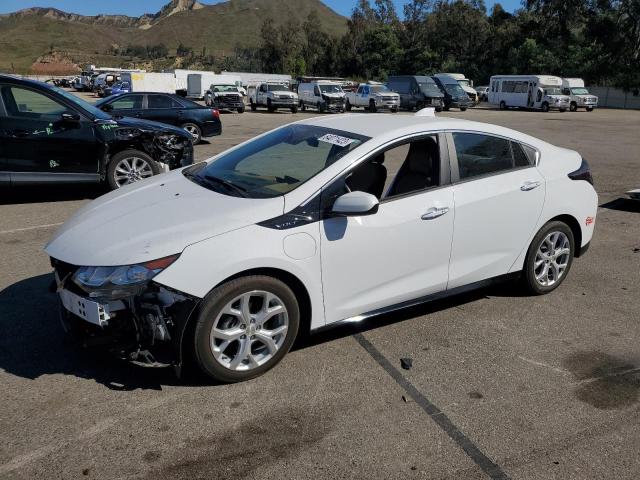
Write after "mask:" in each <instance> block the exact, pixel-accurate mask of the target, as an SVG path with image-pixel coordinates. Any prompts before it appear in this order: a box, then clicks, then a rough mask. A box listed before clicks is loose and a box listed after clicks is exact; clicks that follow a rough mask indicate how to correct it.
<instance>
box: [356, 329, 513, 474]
mask: <svg viewBox="0 0 640 480" xmlns="http://www.w3.org/2000/svg"><path fill="white" fill-rule="evenodd" d="M353 337H354V338H355V340H356V341H357V342H358V343H359V344H360V345H361V346H362V348H364V349H365V350H366V352H367V353H368V354H369V355H371V357H373V359H374V360H375V361H376V362H377V363H378V365H380V366H381V367H382V368H383V369H384V370H385V371H386V372H387V373H388V374H389V375H390V376H391V378H393V379H394V380H395V381H396V383H397V384H398V385H400V386H401V387H402V388H403V389H404V391H405V392H407V393H408V394H409V396H410V397H411V398H412V399H413V401H414V402H416V403H417V404H418V405H419V406H420V408H422V410H424V411H425V413H427V415H429V416H430V417H431V419H432V420H433V421H434V422H435V423H436V425H438V427H440V429H441V430H442V431H443V432H444V433H446V434H447V435H448V436H449V437H450V438H451V439H452V440H453V441H454V442H455V443H456V444H457V445H458V446H459V447H460V448H461V449H462V450H463V451H464V452H465V453H466V454H467V456H468V457H469V458H471V460H473V462H474V463H475V464H476V465H478V467H480V468H481V469H482V471H483V472H484V473H486V474H487V475H488V476H489V478H492V479H495V480H508V479H509V476H508V475H507V474H506V473H505V472H504V471H503V470H502V469H501V468H500V466H499V465H497V464H496V463H494V462H493V461H492V460H491V459H490V458H489V457H487V456H486V455H485V454H484V453H482V451H481V450H480V449H479V448H478V447H477V446H476V444H474V443H473V441H471V439H470V438H469V437H467V436H466V435H465V434H464V432H462V431H461V430H460V429H459V428H458V427H457V426H456V425H455V424H454V423H453V422H452V421H451V419H449V417H447V415H446V414H445V413H444V412H443V411H442V410H440V409H439V408H438V407H437V406H436V405H434V404H433V403H432V402H431V401H430V400H429V399H428V398H427V397H425V396H424V395H423V394H422V393H421V392H420V391H419V390H418V389H417V388H416V387H415V386H414V385H413V384H412V383H411V382H410V381H409V380H407V379H406V378H405V377H404V376H403V375H402V373H400V371H399V370H398V369H397V368H396V367H394V366H393V365H392V364H391V362H390V361H389V360H388V359H387V358H386V357H385V356H384V355H383V354H382V353H381V352H380V350H378V349H377V348H376V347H375V346H374V345H373V344H372V343H371V342H370V341H369V340H367V339H366V338H365V337H364V335H363V334H362V333H357V334H355V335H354V336H353Z"/></svg>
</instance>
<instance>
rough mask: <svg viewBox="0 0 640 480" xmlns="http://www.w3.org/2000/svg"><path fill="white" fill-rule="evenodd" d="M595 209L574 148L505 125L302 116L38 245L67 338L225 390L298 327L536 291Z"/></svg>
mask: <svg viewBox="0 0 640 480" xmlns="http://www.w3.org/2000/svg"><path fill="white" fill-rule="evenodd" d="M429 112H432V110H431V111H429ZM597 204H598V203H597V195H596V192H595V190H594V188H593V186H592V178H591V173H590V170H589V166H588V165H587V163H586V162H585V161H584V160H583V159H582V158H581V157H580V155H579V154H578V153H576V152H574V151H570V150H566V149H563V148H558V147H555V146H553V145H550V144H548V143H546V142H543V141H541V140H538V139H535V138H532V137H530V136H528V135H525V134H522V133H519V132H516V131H513V130H510V129H507V128H503V127H498V126H494V125H488V124H481V123H476V122H468V121H464V120H457V119H449V118H435V117H434V116H433V115H432V114H430V115H429V114H428V113H427V114H425V112H424V111H422V112H419V113H418V114H417V115H416V116H384V115H370V116H366V117H363V116H359V115H355V116H354V115H341V116H337V117H336V116H334V117H316V118H312V119H309V120H304V121H301V122H297V123H292V124H289V125H285V126H283V127H281V128H278V129H276V130H273V131H271V132H268V133H265V134H263V135H261V136H259V137H257V138H255V139H252V140H250V141H248V142H245V143H243V144H240V145H238V146H236V147H234V148H232V149H230V150H227V151H226V152H223V153H221V154H220V155H218V156H217V157H214V158H213V159H211V160H209V161H207V162H203V163H199V164H196V165H193V166H190V167H187V168H184V169H182V170H180V171H174V172H170V173H168V174H166V175H162V176H160V177H157V178H151V179H149V180H146V181H144V182H140V183H138V184H135V185H132V186H127V187H123V188H122V189H120V190H118V191H116V192H112V193H109V194H107V195H105V196H103V197H101V198H99V199H97V200H95V201H93V202H92V203H90V204H89V205H87V206H86V207H84V208H83V209H82V210H80V211H79V212H78V213H77V214H75V215H74V216H73V217H72V218H71V219H70V220H69V221H68V222H67V223H66V224H65V225H64V226H63V227H61V228H60V230H59V231H58V232H57V233H56V234H55V235H54V237H53V238H52V239H51V241H50V242H49V244H48V245H47V246H46V252H47V253H48V254H49V255H50V257H51V262H52V265H53V267H54V269H55V276H56V281H57V287H58V292H59V295H60V298H61V304H62V311H63V319H64V324H65V326H66V328H68V329H70V330H72V331H75V332H77V333H79V334H81V335H83V336H84V337H85V343H87V344H91V342H94V343H99V344H101V345H107V346H108V347H109V348H110V349H112V350H114V351H116V352H117V353H118V354H120V355H121V356H122V357H124V358H128V359H130V360H133V361H137V362H140V363H145V364H149V365H174V366H175V367H179V366H180V365H181V364H182V361H183V358H184V357H185V355H186V354H187V352H192V353H193V354H194V356H195V359H196V361H197V363H198V365H199V366H200V367H201V368H202V370H203V371H204V372H206V373H207V374H208V375H210V376H211V377H213V378H215V379H217V380H221V381H225V382H236V381H242V380H246V379H249V378H252V377H255V376H258V375H260V374H262V373H264V372H265V371H266V370H268V369H269V368H271V367H273V366H274V365H276V364H277V363H278V362H279V361H280V360H281V359H282V357H283V356H284V355H285V354H286V353H287V351H288V350H289V348H290V347H291V345H292V343H293V342H294V340H295V338H296V336H297V335H298V334H299V333H300V332H303V331H314V330H317V329H320V328H323V327H326V326H329V325H337V324H339V323H340V322H341V321H345V320H346V321H354V320H362V319H364V318H368V317H371V316H374V315H377V314H380V313H383V312H388V311H390V310H394V309H398V308H403V307H406V306H408V305H414V304H416V303H419V302H423V301H428V300H430V299H433V298H437V297H441V296H442V295H450V294H455V293H458V292H461V291H465V290H468V289H470V288H473V287H476V286H479V285H484V284H486V283H487V282H492V281H495V280H496V279H502V278H510V277H511V276H517V277H520V278H521V281H522V282H523V284H524V285H525V287H526V288H527V289H528V291H529V292H532V293H534V294H542V293H547V292H550V291H552V290H554V289H555V288H557V287H558V286H559V285H560V284H561V283H562V282H563V281H564V279H565V278H566V277H567V275H568V273H569V269H570V268H571V264H572V261H573V259H574V257H577V256H580V255H581V254H583V253H584V252H585V250H586V249H587V247H588V246H589V242H590V240H591V237H592V235H593V229H594V222H595V216H596V210H597Z"/></svg>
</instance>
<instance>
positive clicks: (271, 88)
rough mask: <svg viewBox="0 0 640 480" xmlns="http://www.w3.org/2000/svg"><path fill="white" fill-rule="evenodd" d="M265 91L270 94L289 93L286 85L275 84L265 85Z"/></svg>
mask: <svg viewBox="0 0 640 480" xmlns="http://www.w3.org/2000/svg"><path fill="white" fill-rule="evenodd" d="M267 89H268V90H269V91H270V92H288V91H289V89H288V88H287V86H286V85H279V84H275V83H270V84H269V85H267Z"/></svg>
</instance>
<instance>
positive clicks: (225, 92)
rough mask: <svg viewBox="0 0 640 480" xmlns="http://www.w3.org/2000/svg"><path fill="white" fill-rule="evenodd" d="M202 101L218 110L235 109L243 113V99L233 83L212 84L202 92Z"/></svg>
mask: <svg viewBox="0 0 640 480" xmlns="http://www.w3.org/2000/svg"><path fill="white" fill-rule="evenodd" d="M204 103H205V104H207V106H209V107H215V108H217V109H218V110H235V111H236V112H238V113H244V100H243V99H242V94H241V93H240V91H239V90H238V86H237V85H235V84H227V85H224V84H213V85H211V86H210V87H209V90H207V92H206V93H205V94H204Z"/></svg>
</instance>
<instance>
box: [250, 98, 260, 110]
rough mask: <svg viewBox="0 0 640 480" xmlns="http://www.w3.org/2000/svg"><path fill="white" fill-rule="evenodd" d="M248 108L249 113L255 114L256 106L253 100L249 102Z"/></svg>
mask: <svg viewBox="0 0 640 480" xmlns="http://www.w3.org/2000/svg"><path fill="white" fill-rule="evenodd" d="M249 106H250V107H251V111H252V112H255V111H256V110H257V108H258V107H257V106H256V104H255V103H253V100H249Z"/></svg>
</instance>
